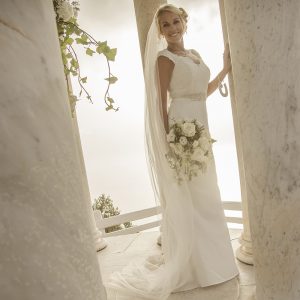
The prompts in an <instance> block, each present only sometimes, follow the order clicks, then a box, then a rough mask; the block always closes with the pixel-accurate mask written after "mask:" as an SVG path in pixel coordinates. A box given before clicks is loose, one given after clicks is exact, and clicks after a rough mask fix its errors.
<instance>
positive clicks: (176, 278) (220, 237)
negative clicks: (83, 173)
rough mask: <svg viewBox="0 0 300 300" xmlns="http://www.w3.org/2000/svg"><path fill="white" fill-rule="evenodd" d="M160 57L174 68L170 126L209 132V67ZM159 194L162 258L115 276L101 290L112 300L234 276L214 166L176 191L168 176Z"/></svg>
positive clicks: (157, 295)
mask: <svg viewBox="0 0 300 300" xmlns="http://www.w3.org/2000/svg"><path fill="white" fill-rule="evenodd" d="M193 52H194V53H196V54H197V55H199V54H198V53H197V52H195V51H194V50H193ZM160 55H163V56H166V57H168V58H169V59H170V60H171V61H173V62H174V64H175V66H174V70H173V73H172V77H171V82H170V88H169V96H170V97H169V98H170V105H169V111H168V116H169V122H170V123H172V122H174V121H176V120H178V119H181V120H192V119H197V120H199V121H200V122H202V123H203V124H204V125H205V126H206V127H207V129H208V121H207V111H206V95H207V86H208V82H209V78H210V71H209V69H208V67H207V66H206V65H205V63H204V62H203V60H202V59H201V58H200V63H196V62H194V60H193V59H192V58H191V57H189V56H185V57H184V56H178V55H176V54H174V53H172V52H170V51H168V50H167V49H164V50H161V51H160V52H158V56H160ZM170 174H172V173H170ZM162 189H166V190H167V191H166V192H165V191H164V190H163V191H161V192H162V194H163V195H165V196H164V199H162V201H161V204H162V210H163V213H162V253H163V254H162V255H160V256H158V257H151V258H149V259H148V260H146V261H145V263H143V264H136V263H131V264H129V265H128V266H127V267H125V268H124V269H123V270H122V271H121V272H118V273H114V274H113V275H112V276H111V278H110V281H109V282H108V283H106V286H107V288H108V291H110V292H111V291H114V293H115V299H131V300H132V299H156V300H160V299H167V298H168V297H169V295H170V293H172V292H178V291H186V290H190V289H194V288H199V287H207V286H211V285H215V284H219V283H222V282H225V281H228V280H230V279H232V278H234V277H236V276H237V275H238V269H237V266H236V263H235V259H234V255H233V250H232V246H231V242H230V237H229V232H228V228H227V225H226V222H225V216H224V210H223V208H222V203H221V198H220V192H219V188H218V184H217V176H216V169H215V163H214V160H212V161H211V162H210V163H209V164H208V167H207V170H206V172H205V173H203V174H202V173H201V174H200V175H198V176H197V177H194V178H193V179H192V180H191V181H188V182H186V183H185V184H184V185H178V184H177V182H176V180H175V179H174V178H173V177H172V175H170V179H169V182H168V183H167V184H165V186H164V187H163V188H162ZM195 299H200V300H201V299H203V300H204V299H205V300H206V298H201V297H199V298H195ZM232 299H233V298H232Z"/></svg>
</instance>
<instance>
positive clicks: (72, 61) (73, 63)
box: [71, 58, 78, 70]
mask: <svg viewBox="0 0 300 300" xmlns="http://www.w3.org/2000/svg"><path fill="white" fill-rule="evenodd" d="M71 66H72V67H73V68H74V69H76V70H77V69H78V62H77V60H76V59H74V58H72V59H71Z"/></svg>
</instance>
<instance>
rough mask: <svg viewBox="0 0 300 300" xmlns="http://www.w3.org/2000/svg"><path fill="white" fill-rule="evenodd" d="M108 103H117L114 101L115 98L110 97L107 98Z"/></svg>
mask: <svg viewBox="0 0 300 300" xmlns="http://www.w3.org/2000/svg"><path fill="white" fill-rule="evenodd" d="M107 101H108V102H109V103H110V104H112V103H115V101H114V99H113V98H110V97H107Z"/></svg>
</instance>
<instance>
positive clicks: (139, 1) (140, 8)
mask: <svg viewBox="0 0 300 300" xmlns="http://www.w3.org/2000/svg"><path fill="white" fill-rule="evenodd" d="M133 3H134V10H135V17H136V24H137V30H138V35H139V42H140V49H141V57H142V63H143V66H144V53H145V47H146V41H147V34H148V30H149V28H150V25H151V23H152V20H153V16H154V14H155V12H156V10H157V9H158V7H159V6H160V5H162V4H165V3H167V1H166V0H151V1H144V0H133Z"/></svg>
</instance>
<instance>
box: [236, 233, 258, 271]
mask: <svg viewBox="0 0 300 300" xmlns="http://www.w3.org/2000/svg"><path fill="white" fill-rule="evenodd" d="M239 242H240V244H241V246H240V247H239V248H238V249H237V250H236V252H235V255H236V258H237V259H238V260H239V261H241V262H243V263H245V264H248V265H253V264H254V262H253V251H252V242H251V239H248V238H247V237H245V235H244V233H242V234H241V236H240V237H239Z"/></svg>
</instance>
